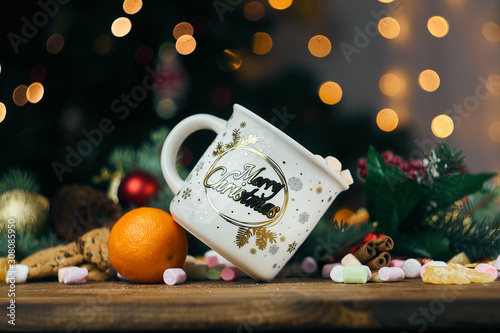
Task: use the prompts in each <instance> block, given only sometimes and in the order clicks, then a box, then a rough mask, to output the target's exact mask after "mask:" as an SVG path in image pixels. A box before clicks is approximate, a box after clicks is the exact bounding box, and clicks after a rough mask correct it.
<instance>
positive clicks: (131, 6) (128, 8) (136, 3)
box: [123, 0, 142, 15]
mask: <svg viewBox="0 0 500 333" xmlns="http://www.w3.org/2000/svg"><path fill="white" fill-rule="evenodd" d="M141 8H142V0H125V1H123V11H124V12H125V13H127V14H129V15H133V14H135V13H137V12H138V11H140V10H141Z"/></svg>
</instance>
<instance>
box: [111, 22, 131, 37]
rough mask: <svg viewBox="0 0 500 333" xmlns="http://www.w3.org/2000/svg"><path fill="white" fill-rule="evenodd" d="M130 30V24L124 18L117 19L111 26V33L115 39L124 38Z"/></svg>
mask: <svg viewBox="0 0 500 333" xmlns="http://www.w3.org/2000/svg"><path fill="white" fill-rule="evenodd" d="M131 29H132V22H130V20H129V19H128V18H126V17H119V18H117V19H116V20H115V21H114V22H113V24H112V25H111V33H112V34H113V35H114V36H115V37H123V36H126V35H127V34H128V33H129V32H130V30H131Z"/></svg>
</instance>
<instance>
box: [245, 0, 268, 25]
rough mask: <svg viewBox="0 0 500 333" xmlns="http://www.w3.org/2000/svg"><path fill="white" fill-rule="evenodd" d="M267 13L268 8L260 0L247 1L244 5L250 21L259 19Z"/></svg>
mask: <svg viewBox="0 0 500 333" xmlns="http://www.w3.org/2000/svg"><path fill="white" fill-rule="evenodd" d="M265 14H266V8H265V7H264V5H262V4H261V3H260V2H258V1H251V2H247V3H246V4H245V6H244V7H243V15H245V17H246V19H247V20H249V21H254V22H255V21H258V20H260V19H261V18H263V17H264V15H265Z"/></svg>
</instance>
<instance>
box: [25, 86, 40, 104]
mask: <svg viewBox="0 0 500 333" xmlns="http://www.w3.org/2000/svg"><path fill="white" fill-rule="evenodd" d="M43 93H44V89H43V85H42V84H41V83H40V82H33V83H32V84H31V85H30V86H29V87H28V90H27V91H26V98H27V99H28V101H29V102H30V103H38V102H40V100H41V99H42V97H43Z"/></svg>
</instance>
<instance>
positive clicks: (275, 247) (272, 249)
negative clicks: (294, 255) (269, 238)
mask: <svg viewBox="0 0 500 333" xmlns="http://www.w3.org/2000/svg"><path fill="white" fill-rule="evenodd" d="M279 249H280V248H279V246H278V245H276V244H273V245H271V247H269V253H271V254H272V255H275V254H276V253H278V250H279Z"/></svg>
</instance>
